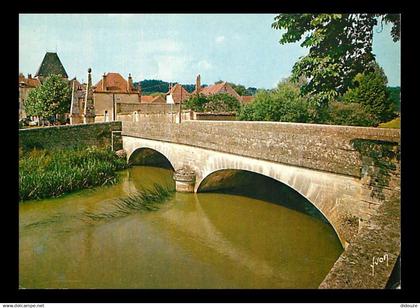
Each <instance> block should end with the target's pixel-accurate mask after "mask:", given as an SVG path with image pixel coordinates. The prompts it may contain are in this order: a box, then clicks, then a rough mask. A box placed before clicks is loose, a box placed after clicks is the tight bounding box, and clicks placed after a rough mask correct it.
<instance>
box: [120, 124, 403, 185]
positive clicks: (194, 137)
mask: <svg viewBox="0 0 420 308" xmlns="http://www.w3.org/2000/svg"><path fill="white" fill-rule="evenodd" d="M123 135H127V136H137V137H142V138H147V139H156V140H162V141H168V142H175V143H180V144H186V145H193V146H198V147H203V148H206V149H211V150H216V151H221V152H226V153H231V154H238V155H242V156H248V157H254V158H255V157H256V158H259V159H264V160H269V161H273V162H279V163H283V164H289V165H295V166H299V167H305V168H310V169H315V170H321V171H327V172H332V173H336V174H343V175H348V176H353V177H357V178H361V177H362V172H366V170H369V168H368V166H366V167H365V169H363V168H362V166H363V163H374V162H375V161H374V160H368V159H363V158H362V156H363V155H364V154H363V153H365V152H364V150H363V146H361V147H360V146H359V147H358V146H355V144H357V143H360V140H367V141H369V140H373V141H375V140H380V141H382V142H383V143H384V144H387V145H388V147H391V148H393V149H394V148H396V147H398V145H399V142H400V131H399V130H395V129H385V128H367V127H350V126H334V125H317V124H298V123H274V122H244V121H184V122H182V123H181V125H179V124H173V123H161V122H153V121H150V122H147V123H145V122H142V121H139V122H123ZM394 150H395V149H394Z"/></svg>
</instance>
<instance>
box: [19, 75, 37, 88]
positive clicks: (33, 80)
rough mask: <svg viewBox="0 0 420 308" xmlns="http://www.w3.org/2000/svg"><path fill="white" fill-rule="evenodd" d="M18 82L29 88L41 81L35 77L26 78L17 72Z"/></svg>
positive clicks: (34, 86)
mask: <svg viewBox="0 0 420 308" xmlns="http://www.w3.org/2000/svg"><path fill="white" fill-rule="evenodd" d="M19 84H22V85H24V86H27V87H30V88H36V87H37V86H39V85H40V84H41V83H40V82H39V80H38V79H36V78H29V77H28V78H26V77H25V76H24V75H23V74H19Z"/></svg>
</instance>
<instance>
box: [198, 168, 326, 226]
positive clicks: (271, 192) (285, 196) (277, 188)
mask: <svg viewBox="0 0 420 308" xmlns="http://www.w3.org/2000/svg"><path fill="white" fill-rule="evenodd" d="M198 191H199V192H200V193H204V192H218V193H223V194H233V195H241V196H246V197H250V198H254V199H259V200H263V201H266V202H270V203H274V204H277V205H281V206H284V207H286V208H289V209H292V210H295V211H299V212H301V213H304V214H306V215H310V216H311V217H314V218H317V219H319V220H321V221H323V222H324V223H326V224H329V222H328V220H327V219H326V218H325V217H324V215H323V214H322V213H321V212H320V211H319V210H318V209H317V208H316V207H315V206H314V205H313V204H312V203H311V202H310V201H309V200H308V199H306V198H305V197H303V196H302V195H301V194H300V193H298V192H297V191H296V190H294V189H292V188H291V187H289V186H287V185H286V184H283V183H281V182H279V181H277V180H275V179H272V178H269V177H267V176H265V175H261V174H258V173H255V172H251V171H246V170H233V169H225V170H220V171H216V172H214V173H212V174H210V175H209V176H208V177H207V178H205V179H204V180H203V182H202V183H201V185H200V187H199V190H198Z"/></svg>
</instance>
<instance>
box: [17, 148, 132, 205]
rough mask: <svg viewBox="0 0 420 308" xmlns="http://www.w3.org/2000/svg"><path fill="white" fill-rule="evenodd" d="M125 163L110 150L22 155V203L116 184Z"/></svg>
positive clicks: (45, 151) (41, 152)
mask: <svg viewBox="0 0 420 308" xmlns="http://www.w3.org/2000/svg"><path fill="white" fill-rule="evenodd" d="M126 167H127V164H126V162H125V160H124V159H121V158H119V157H117V155H115V153H114V152H112V151H111V150H107V149H99V148H95V147H88V148H84V149H65V150H54V151H47V150H37V149H33V150H31V151H28V152H22V151H21V152H20V156H19V199H20V201H23V200H30V199H43V198H50V197H58V196H61V195H63V194H65V193H69V192H73V191H77V190H80V189H83V188H90V187H95V186H101V185H107V184H114V183H116V182H117V180H118V177H117V173H116V172H117V171H118V170H122V169H124V168H126Z"/></svg>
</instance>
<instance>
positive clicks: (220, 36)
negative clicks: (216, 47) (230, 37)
mask: <svg viewBox="0 0 420 308" xmlns="http://www.w3.org/2000/svg"><path fill="white" fill-rule="evenodd" d="M214 41H215V42H216V44H221V43H223V42H224V41H225V37H224V36H223V35H219V36H217V37H216V38H215V39H214Z"/></svg>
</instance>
